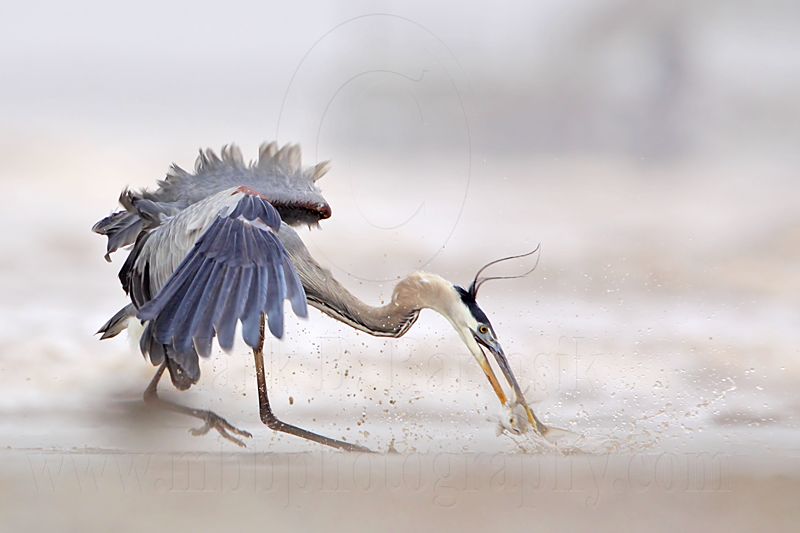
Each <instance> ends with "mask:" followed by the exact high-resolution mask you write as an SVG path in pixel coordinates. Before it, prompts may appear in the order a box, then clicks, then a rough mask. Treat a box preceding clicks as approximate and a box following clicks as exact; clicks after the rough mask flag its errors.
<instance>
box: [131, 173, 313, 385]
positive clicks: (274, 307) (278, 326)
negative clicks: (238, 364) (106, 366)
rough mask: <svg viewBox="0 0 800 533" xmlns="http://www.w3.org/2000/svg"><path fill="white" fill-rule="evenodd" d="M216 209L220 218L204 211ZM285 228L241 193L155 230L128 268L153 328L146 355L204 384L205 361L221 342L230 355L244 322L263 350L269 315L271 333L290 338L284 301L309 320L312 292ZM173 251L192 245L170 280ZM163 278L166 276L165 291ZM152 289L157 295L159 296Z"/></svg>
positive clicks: (250, 339) (263, 205)
mask: <svg viewBox="0 0 800 533" xmlns="http://www.w3.org/2000/svg"><path fill="white" fill-rule="evenodd" d="M217 196H218V198H217ZM209 209H211V210H214V211H215V212H216V214H215V215H213V216H210V217H208V216H207V214H206V213H203V212H202V210H209ZM204 221H205V222H204ZM280 224H281V219H280V216H279V215H278V213H277V211H276V210H275V209H274V208H273V207H272V205H270V204H269V203H268V202H267V201H265V200H264V199H263V198H261V197H260V196H258V195H255V194H250V193H247V192H243V191H241V190H239V189H236V190H234V191H233V192H231V191H225V192H224V193H219V194H218V195H215V197H212V198H211V199H209V201H207V202H205V203H200V204H197V206H191V207H189V208H188V209H187V210H185V211H183V212H181V213H180V214H179V215H177V216H176V217H173V219H170V220H169V221H167V223H165V224H164V225H162V226H159V227H158V228H156V229H155V230H153V232H152V234H151V235H149V236H148V237H147V241H148V242H147V245H144V244H143V245H141V246H137V247H135V249H137V248H138V255H139V257H138V258H135V259H134V263H133V264H132V265H126V267H124V268H127V270H128V272H127V275H128V277H129V279H127V283H126V287H128V288H129V289H130V290H131V296H132V299H133V301H134V304H135V305H136V307H137V308H138V313H137V316H138V318H139V319H140V320H142V321H143V322H146V323H147V326H146V328H145V335H143V339H142V341H141V343H140V348H141V350H142V353H143V354H145V355H149V356H150V359H151V361H153V362H154V363H155V362H156V361H163V360H164V358H165V357H167V358H169V359H170V360H172V361H173V362H174V363H177V364H178V365H179V366H180V367H181V370H182V371H183V372H184V373H185V374H186V375H187V376H188V377H189V378H190V379H192V380H196V379H197V377H199V365H198V363H197V356H198V355H200V356H202V357H208V356H209V355H210V354H211V347H212V342H213V339H214V338H217V340H218V343H219V345H220V347H221V348H222V349H223V350H225V351H229V350H230V349H231V348H232V347H233V341H234V337H235V331H236V325H237V324H238V323H239V322H241V323H242V337H243V339H244V341H245V343H247V345H248V346H250V347H253V348H255V347H256V346H258V344H259V343H260V342H262V339H261V325H262V317H264V316H266V317H267V320H268V324H269V329H270V331H271V333H272V334H273V335H274V336H275V337H277V338H281V337H282V336H283V332H284V315H283V312H284V311H283V301H284V300H286V299H289V300H290V303H291V306H292V310H293V311H294V312H295V314H297V315H298V316H306V315H307V313H308V310H307V307H306V300H305V292H304V291H303V287H302V285H301V284H300V280H299V276H298V274H297V272H296V270H295V267H294V264H293V263H292V262H291V259H290V258H289V255H288V253H287V252H286V249H285V248H284V246H283V244H282V242H281V241H280V239H279V238H278V237H277V235H276V233H277V230H278V229H279V228H280ZM198 225H200V227H201V231H200V237H199V238H198V239H197V241H196V242H194V243H193V244H192V243H191V242H185V241H186V239H187V237H186V234H187V233H189V229H190V228H195V227H197V226H198ZM181 239H183V240H181ZM165 246H172V248H168V249H169V250H171V251H174V252H175V253H179V252H180V248H181V246H184V247H186V246H190V248H189V249H188V251H187V252H185V257H184V258H183V260H182V261H180V263H179V264H178V266H177V268H175V269H174V271H172V272H171V273H169V272H168V273H166V274H167V275H166V276H165V275H164V274H165V269H167V268H168V266H169V265H168V263H170V261H172V259H171V258H170V255H169V254H164V253H163V252H164V248H163V247H165ZM132 254H133V252H132ZM126 263H127V262H126ZM159 277H164V278H166V282H165V283H163V286H162V287H158V285H159V283H158V280H159V279H160V278H159ZM150 290H156V291H157V292H156V294H155V296H154V297H152V298H148V296H149V292H150Z"/></svg>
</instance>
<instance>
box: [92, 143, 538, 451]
mask: <svg viewBox="0 0 800 533" xmlns="http://www.w3.org/2000/svg"><path fill="white" fill-rule="evenodd" d="M328 166H329V165H328V162H322V163H319V164H317V165H316V166H312V167H308V168H303V167H302V166H301V154H300V149H299V147H298V146H296V145H294V146H292V145H287V146H284V147H283V148H281V149H280V150H278V149H277V145H276V144H275V143H269V144H264V145H262V146H261V147H260V149H259V156H258V159H257V160H256V161H254V162H252V163H250V164H245V162H244V160H243V159H242V154H241V152H240V151H239V149H238V148H237V147H236V146H229V147H223V148H222V151H221V157H218V156H217V155H216V154H215V153H214V152H213V151H211V150H206V151H203V150H201V151H200V155H199V156H198V158H197V161H196V164H195V172H194V173H190V172H187V171H185V170H183V169H181V168H180V167H178V166H177V165H173V166H172V167H171V169H170V171H169V173H168V174H167V176H166V178H165V179H164V180H162V181H160V182H159V183H158V188H157V189H156V190H153V191H147V190H142V191H131V190H128V189H126V190H124V191H123V192H122V194H121V196H120V203H121V205H122V206H123V207H124V209H123V210H120V211H117V212H115V213H113V214H111V215H110V216H108V217H106V218H104V219H103V220H101V221H100V222H98V223H97V224H96V225H95V226H94V227H93V231H95V232H96V233H99V234H101V235H106V236H107V237H108V246H107V254H106V259H107V260H110V259H109V254H111V253H112V252H114V251H116V250H117V249H119V248H121V247H123V246H127V245H131V244H133V248H132V249H131V251H130V253H129V255H128V257H127V259H126V261H125V263H124V265H123V266H122V269H121V271H120V273H119V278H120V280H121V282H122V286H123V288H124V289H125V292H126V293H127V294H128V295H129V296H130V298H131V302H132V303H131V304H129V305H127V306H126V307H124V308H123V309H122V310H120V311H119V312H118V313H117V314H116V315H114V316H113V317H112V318H111V319H110V320H109V321H108V322H107V323H106V324H105V325H104V326H103V327H102V328H101V329H100V331H99V332H98V333H101V334H102V337H101V338H103V339H106V338H109V337H113V336H115V335H117V334H118V333H120V332H121V331H122V330H124V329H125V328H127V326H128V321H129V320H131V319H134V320H137V321H139V322H140V323H141V324H142V325H143V326H144V327H143V330H142V332H141V337H140V340H139V346H140V349H141V351H142V354H143V355H145V356H146V357H147V356H149V358H150V361H151V363H152V364H153V365H156V366H158V370H157V371H156V374H155V376H154V377H153V379H152V381H151V382H150V384H149V386H148V387H147V389H146V390H145V393H144V399H145V402H147V403H148V404H152V405H156V406H159V407H161V408H165V409H169V410H172V411H177V412H180V413H184V414H187V415H190V416H193V417H197V418H200V419H202V420H203V421H204V422H205V425H204V426H203V427H201V428H199V429H195V430H192V432H193V433H194V434H204V433H207V432H208V431H209V430H211V429H215V430H216V431H218V432H219V433H220V435H222V436H223V437H225V438H227V439H228V440H230V441H232V442H234V443H236V444H238V445H240V446H244V443H243V442H242V440H241V438H240V437H251V435H250V433H248V432H246V431H243V430H240V429H238V428H236V427H234V426H233V425H231V424H229V423H228V422H227V421H226V420H225V419H223V418H222V417H220V416H218V415H217V414H215V413H213V412H211V411H206V410H200V409H194V408H190V407H186V406H183V405H179V404H176V403H173V402H169V401H166V400H163V399H161V398H159V397H158V394H157V392H156V388H157V386H158V382H159V380H160V378H161V376H162V375H163V373H164V370H165V369H166V370H168V371H169V375H170V378H171V379H172V383H173V384H174V385H175V387H177V388H178V389H180V390H185V389H187V388H189V387H190V386H191V385H193V384H194V383H196V382H197V380H198V379H199V377H200V367H199V360H198V356H202V357H208V356H209V355H210V353H211V347H212V341H213V339H214V338H215V337H216V338H217V342H218V344H219V346H220V347H221V348H222V349H223V350H225V351H230V350H231V348H232V346H233V343H234V336H235V329H236V327H237V325H238V323H239V322H241V324H242V337H243V339H244V342H245V343H246V344H247V345H248V346H250V347H251V348H252V349H253V354H254V357H255V367H256V379H257V383H258V397H259V409H260V414H261V420H262V422H264V423H265V424H266V425H267V426H269V427H270V428H272V429H273V430H277V431H282V432H286V433H290V434H293V435H296V436H299V437H303V438H306V439H310V440H312V441H315V442H318V443H321V444H325V445H328V446H333V447H335V448H340V449H344V450H351V451H368V450H367V449H366V448H364V447H362V446H358V445H356V444H351V443H348V442H343V441H339V440H335V439H331V438H328V437H324V436H322V435H318V434H316V433H312V432H310V431H307V430H305V429H302V428H299V427H296V426H293V425H290V424H287V423H285V422H282V421H281V420H279V419H278V418H277V417H276V416H275V415H274V414H273V413H272V409H271V408H270V404H269V399H268V396H267V388H266V379H265V376H264V359H263V346H264V337H265V322H266V323H267V324H268V326H269V330H270V332H271V333H272V335H274V336H275V337H277V338H281V337H282V336H283V321H284V317H283V302H284V300H289V302H290V304H291V307H292V310H293V311H294V313H295V314H297V315H298V316H303V317H304V316H306V314H307V307H306V303H308V304H310V305H312V306H313V307H316V308H317V309H319V310H320V311H322V312H323V313H325V314H327V315H329V316H331V317H333V318H335V319H337V320H339V321H341V322H343V323H345V324H347V325H349V326H351V327H353V328H356V329H359V330H361V331H364V332H367V333H369V334H371V335H376V336H384V337H400V336H401V335H403V334H404V333H406V332H407V331H408V330H409V328H411V326H412V325H413V324H414V322H415V321H416V320H417V317H418V316H419V313H420V310H422V309H432V310H434V311H436V312H438V313H439V314H441V315H442V316H444V317H445V318H446V319H447V320H448V321H449V322H450V323H451V324H452V326H453V328H455V330H456V332H457V333H458V334H459V336H460V337H461V340H462V341H463V342H464V344H465V345H466V346H467V348H468V349H469V351H470V352H471V353H472V355H473V356H474V357H475V359H476V360H477V362H478V363H479V365H480V366H481V368H482V369H483V372H484V373H485V374H486V376H487V377H488V379H489V382H490V383H491V385H492V388H493V389H494V392H495V394H496V395H497V397H498V398H499V399H500V402H501V403H502V404H503V405H505V406H507V407H510V408H511V409H512V412H513V409H514V408H515V407H517V406H521V407H522V408H523V409H524V411H525V415H523V420H524V418H527V423H528V424H530V427H531V428H532V429H533V430H534V431H535V432H537V433H538V434H540V435H544V434H545V433H547V432H548V431H549V429H548V428H547V427H546V426H545V425H544V424H542V423H541V422H540V421H539V419H538V418H537V417H536V416H535V415H534V413H533V411H532V410H531V409H530V407H529V406H528V404H527V402H526V401H525V398H524V396H523V393H522V391H521V389H520V386H519V384H518V383H517V380H516V378H515V377H514V374H513V373H512V372H511V368H510V367H509V364H508V361H507V359H506V356H505V354H504V353H503V349H502V347H501V346H500V343H499V342H498V340H497V335H496V333H495V330H494V328H493V327H492V324H491V322H490V321H489V319H488V318H487V316H486V314H485V313H484V312H483V311H482V310H481V308H480V307H479V306H478V304H477V302H476V299H475V298H476V296H477V293H478V289H479V288H480V286H481V284H482V283H484V282H485V281H486V280H488V279H493V278H487V277H482V273H483V272H484V269H481V270H480V271H479V272H478V274H477V275H476V276H475V279H474V281H473V282H472V284H471V286H470V287H469V289H463V288H461V287H459V286H457V285H454V284H453V283H450V282H449V281H447V280H445V279H444V278H442V277H440V276H438V275H436V274H431V273H426V272H415V273H413V274H411V275H409V276H407V277H406V278H404V279H402V280H400V281H399V282H398V283H397V285H396V286H395V288H394V292H393V294H392V299H391V301H390V302H389V303H388V304H386V305H383V306H377V307H373V306H370V305H367V304H365V303H364V302H362V301H360V300H359V299H358V298H356V297H355V296H354V295H353V294H351V293H350V292H349V291H348V290H347V289H345V288H344V287H343V286H342V285H341V284H340V283H339V282H338V281H337V280H336V279H334V278H333V276H332V275H331V273H330V272H329V271H328V270H326V269H324V268H322V267H321V266H320V265H319V263H317V261H315V260H314V258H313V257H312V256H311V254H310V253H309V252H308V250H307V249H306V247H305V245H304V244H303V242H302V240H301V239H300V237H299V236H298V234H297V232H295V230H294V229H293V228H292V227H291V226H294V225H301V224H309V225H312V224H317V223H318V222H319V220H321V219H326V218H328V217H330V215H331V209H330V207H329V206H328V203H327V202H326V201H325V198H323V196H322V195H321V193H320V191H319V189H318V188H317V186H316V184H315V182H316V181H317V180H318V179H319V178H321V177H322V176H323V175H324V174H325V173H326V172H327V170H328ZM526 255H528V254H526ZM518 257H521V256H518ZM493 263H496V261H495V262H493ZM493 263H490V264H489V265H491V264H493ZM489 265H487V266H489ZM484 268H485V267H484ZM483 348H487V349H488V350H489V351H490V352H491V353H492V354H493V355H494V358H495V360H496V361H497V364H498V366H499V367H500V369H501V371H502V372H503V375H504V376H505V378H506V380H507V381H508V383H509V385H510V386H511V388H512V393H513V398H512V399H511V400H509V398H508V397H507V395H506V393H505V392H504V390H503V387H502V386H501V385H500V383H499V381H498V380H497V377H496V376H495V373H494V371H493V370H492V367H491V365H490V364H489V360H488V359H487V357H486V355H485V353H484V351H483Z"/></svg>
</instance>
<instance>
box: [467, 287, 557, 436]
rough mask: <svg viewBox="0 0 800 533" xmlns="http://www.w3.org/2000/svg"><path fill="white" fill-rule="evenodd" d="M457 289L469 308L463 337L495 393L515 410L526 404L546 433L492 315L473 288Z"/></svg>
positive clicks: (536, 428)
mask: <svg viewBox="0 0 800 533" xmlns="http://www.w3.org/2000/svg"><path fill="white" fill-rule="evenodd" d="M456 290H457V292H458V293H459V295H460V296H461V302H462V303H463V304H464V306H465V308H466V313H465V315H466V317H465V320H464V324H462V325H461V327H460V328H457V329H458V331H459V333H460V334H461V338H462V340H463V341H464V343H465V344H466V345H467V348H468V349H469V351H470V352H471V353H472V355H473V356H474V357H475V360H476V361H478V364H479V365H480V367H481V369H482V370H483V373H484V374H486V377H487V378H488V379H489V383H490V384H491V385H492V389H494V393H495V394H496V395H497V398H498V399H499V400H500V403H501V404H503V405H504V406H505V407H508V408H510V409H512V410H513V409H514V407H516V406H517V405H520V406H522V408H523V409H524V410H525V413H526V416H527V418H528V422H529V423H530V425H531V427H532V428H533V429H534V431H536V433H538V434H539V435H542V436H544V435H546V434H547V432H548V427H547V426H545V425H544V424H543V423H542V422H541V421H540V420H539V419H538V418H537V417H536V415H535V414H534V413H533V410H532V409H531V408H530V406H529V405H528V402H527V401H526V400H525V395H524V394H523V393H522V389H521V388H520V386H519V383H518V382H517V378H516V377H515V376H514V373H513V372H512V371H511V366H510V365H509V364H508V359H507V358H506V354H505V352H504V351H503V347H502V346H501V345H500V342H499V341H498V340H497V336H496V335H495V332H494V328H493V327H492V325H491V323H490V322H489V319H488V317H487V316H486V314H485V313H484V312H483V310H482V309H481V308H480V307H478V304H477V302H476V301H475V299H474V297H473V296H472V295H471V294H470V292H468V291H465V290H464V289H462V288H460V287H456ZM484 348H486V349H487V350H489V352H490V353H491V354H492V356H494V360H495V361H496V363H497V366H498V367H500V371H501V372H502V373H503V376H504V377H505V379H506V381H507V382H508V385H509V386H510V387H511V391H512V393H513V400H512V401H509V399H508V396H507V395H506V393H505V391H504V390H503V387H502V385H501V384H500V382H499V380H498V379H497V376H496V375H495V373H494V369H493V368H492V366H491V364H490V363H489V359H488V358H487V357H486V353H485V352H484Z"/></svg>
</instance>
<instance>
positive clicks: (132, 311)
mask: <svg viewBox="0 0 800 533" xmlns="http://www.w3.org/2000/svg"><path fill="white" fill-rule="evenodd" d="M135 316H136V308H135V307H134V306H133V304H128V305H126V306H125V307H123V308H122V309H120V310H119V311H117V313H116V314H115V315H114V316H112V317H111V318H110V319H109V320H108V322H106V323H105V324H103V326H102V327H101V328H100V329H99V330H97V334H98V335H100V340H103V339H110V338H112V337H116V336H117V335H119V334H120V333H122V331H123V330H125V329H128V320H130V319H131V318H134V317H135Z"/></svg>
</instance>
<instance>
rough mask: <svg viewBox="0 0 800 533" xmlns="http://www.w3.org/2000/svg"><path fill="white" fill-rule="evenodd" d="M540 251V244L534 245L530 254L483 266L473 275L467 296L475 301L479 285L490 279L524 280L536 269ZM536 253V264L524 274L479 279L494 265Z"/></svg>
mask: <svg viewBox="0 0 800 533" xmlns="http://www.w3.org/2000/svg"><path fill="white" fill-rule="evenodd" d="M541 250H542V244H541V243H539V244H537V245H536V248H534V249H533V250H531V251H530V252H528V253H526V254H521V255H511V256H509V257H503V258H500V259H495V260H494V261H491V262H489V263H486V264H485V265H483V266H482V267H481V269H480V270H478V273H477V274H475V279H474V280H473V281H472V285H470V286H469V294H470V296H472V298H473V299H475V298H476V297H477V296H478V289H480V288H481V285H483V284H484V283H486V282H487V281H489V280H492V279H517V278H524V277H525V276H527V275H528V274H530V273H531V272H533V271H534V270H536V267H537V266H539V258H540V257H541ZM536 252H539V255H537V256H536V264H534V265H533V268H531V269H530V270H528V271H527V272H525V273H524V274H519V275H517V276H488V277H483V278H482V277H481V274H482V273H483V271H484V270H486V269H487V268H489V267H490V266H492V265H496V264H498V263H502V262H503V261H509V260H511V259H522V258H523V257H528V256H530V255H533V254H535V253H536Z"/></svg>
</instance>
